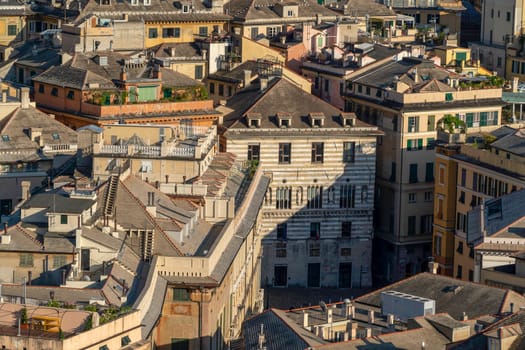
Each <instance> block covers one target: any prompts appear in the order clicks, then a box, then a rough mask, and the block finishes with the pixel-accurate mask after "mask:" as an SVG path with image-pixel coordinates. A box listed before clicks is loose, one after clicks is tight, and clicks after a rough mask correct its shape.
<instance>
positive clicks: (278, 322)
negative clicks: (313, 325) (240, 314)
mask: <svg viewBox="0 0 525 350" xmlns="http://www.w3.org/2000/svg"><path fill="white" fill-rule="evenodd" d="M261 324H262V325H264V328H263V331H264V336H265V339H266V343H265V344H266V349H268V350H282V349H287V350H304V349H306V348H308V344H307V343H306V342H305V341H304V340H303V339H302V338H301V337H300V336H299V335H298V334H297V333H296V332H295V331H294V330H293V329H292V328H291V327H290V326H289V325H288V324H287V323H286V322H285V321H283V319H281V317H279V316H278V315H277V314H276V312H275V310H273V309H270V310H266V311H264V312H263V313H262V314H259V315H257V316H254V317H252V318H249V319H247V320H246V321H245V322H244V323H243V327H242V328H243V335H244V346H245V349H257V346H258V344H259V334H260V333H261ZM312 336H314V335H313V334H312Z"/></svg>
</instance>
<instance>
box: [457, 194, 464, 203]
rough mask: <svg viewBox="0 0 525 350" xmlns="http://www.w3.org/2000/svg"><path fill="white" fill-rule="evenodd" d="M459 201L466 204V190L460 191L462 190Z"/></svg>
mask: <svg viewBox="0 0 525 350" xmlns="http://www.w3.org/2000/svg"><path fill="white" fill-rule="evenodd" d="M458 201H459V202H460V203H463V204H465V191H460V192H459V199H458Z"/></svg>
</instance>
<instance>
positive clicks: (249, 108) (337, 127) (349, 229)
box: [222, 78, 381, 287]
mask: <svg viewBox="0 0 525 350" xmlns="http://www.w3.org/2000/svg"><path fill="white" fill-rule="evenodd" d="M227 107H229V108H230V113H229V114H227V115H226V116H225V123H224V126H225V127H226V128H227V130H226V131H225V132H224V134H223V137H224V140H223V141H224V142H223V143H222V145H223V147H226V148H227V151H228V152H232V153H235V154H237V156H238V157H239V158H241V159H242V158H244V159H246V160H247V161H252V162H256V163H260V165H261V167H262V169H263V170H264V171H265V172H266V173H267V174H268V175H269V176H270V177H271V178H272V182H271V184H270V187H269V189H268V191H267V193H266V198H265V203H264V206H263V219H262V223H261V225H262V232H263V235H264V236H265V238H263V265H262V266H263V268H262V284H263V285H268V286H269V285H273V286H282V287H286V286H308V287H320V286H322V287H360V286H363V287H365V286H370V285H371V284H372V276H371V269H370V264H371V253H372V251H371V249H372V236H373V225H372V216H373V197H374V196H373V189H374V177H375V158H376V156H375V149H376V138H377V136H378V135H381V132H380V131H379V130H378V128H377V127H375V126H370V125H368V124H366V123H364V122H361V121H359V120H356V118H355V115H354V114H353V113H343V112H341V111H340V110H338V109H337V108H335V107H333V106H331V105H330V104H328V103H326V102H324V101H322V100H321V99H319V98H317V97H315V96H313V95H310V94H308V93H306V92H304V91H303V90H301V89H300V88H299V87H297V86H295V85H293V84H292V83H290V82H288V81H286V80H284V79H276V80H274V81H270V82H269V83H268V82H267V81H266V79H264V78H263V79H261V83H260V84H259V85H256V84H253V85H252V86H250V87H249V88H247V89H245V90H244V91H242V92H241V93H239V94H238V95H236V96H235V97H234V98H232V99H231V100H230V101H229V102H228V105H227Z"/></svg>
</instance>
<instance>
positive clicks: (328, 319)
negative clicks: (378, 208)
mask: <svg viewBox="0 0 525 350" xmlns="http://www.w3.org/2000/svg"><path fill="white" fill-rule="evenodd" d="M333 311H334V310H333V309H332V308H331V307H329V308H328V310H326V322H327V323H332V322H333V320H334V318H333Z"/></svg>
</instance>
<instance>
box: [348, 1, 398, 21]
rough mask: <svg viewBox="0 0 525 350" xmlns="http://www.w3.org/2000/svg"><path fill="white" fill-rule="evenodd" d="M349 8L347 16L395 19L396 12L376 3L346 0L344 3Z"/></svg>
mask: <svg viewBox="0 0 525 350" xmlns="http://www.w3.org/2000/svg"><path fill="white" fill-rule="evenodd" d="M344 3H345V5H346V6H347V10H346V12H348V13H345V14H352V15H353V16H356V17H365V16H370V18H375V17H385V16H386V17H395V16H396V13H395V12H394V10H392V9H390V8H388V6H386V5H383V4H380V3H378V2H375V1H369V0H346V1H344Z"/></svg>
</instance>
